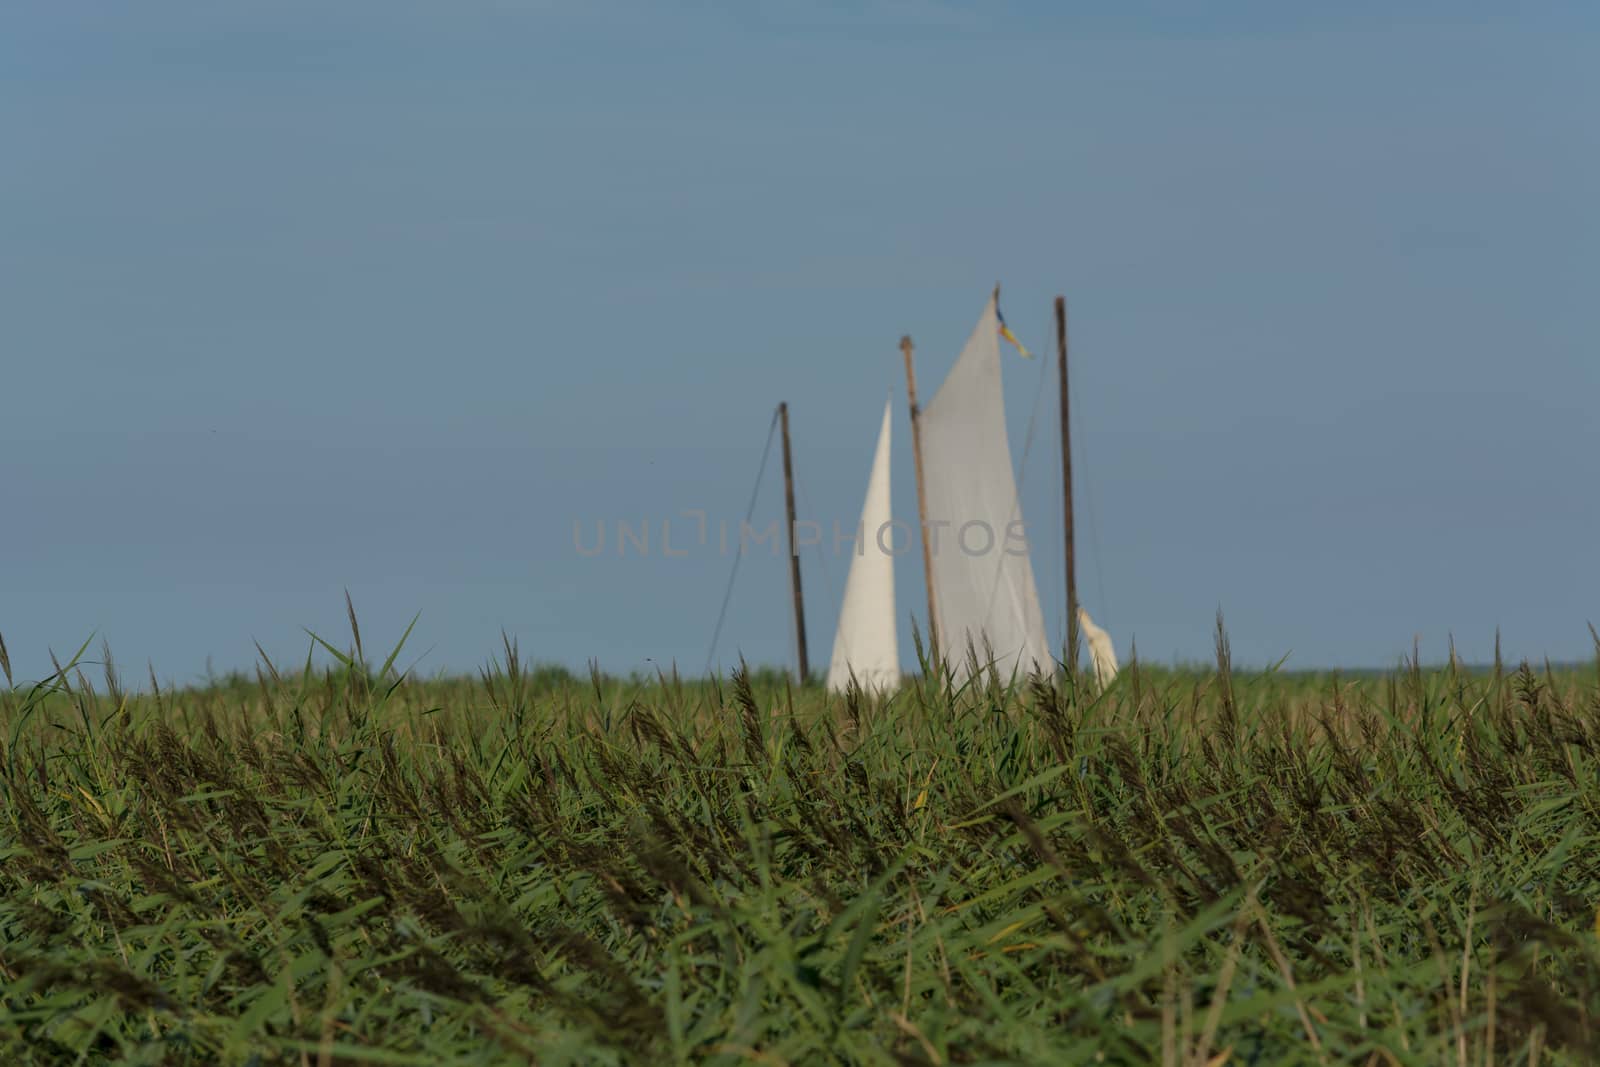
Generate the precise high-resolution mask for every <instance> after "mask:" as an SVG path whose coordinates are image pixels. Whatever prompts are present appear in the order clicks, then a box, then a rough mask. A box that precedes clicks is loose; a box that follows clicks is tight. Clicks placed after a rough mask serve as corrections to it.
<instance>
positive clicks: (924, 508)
mask: <svg viewBox="0 0 1600 1067" xmlns="http://www.w3.org/2000/svg"><path fill="white" fill-rule="evenodd" d="M900 352H901V354H902V355H904V356H905V357H906V394H907V396H909V397H910V399H911V454H912V456H913V458H914V459H915V461H916V468H917V525H918V526H920V527H921V529H922V580H923V584H924V585H926V586H927V587H928V647H929V649H930V651H931V653H932V654H931V655H930V656H929V659H930V660H932V661H937V660H938V658H939V647H940V646H939V603H938V599H937V598H936V597H935V595H934V591H933V553H932V551H931V550H930V549H929V547H928V491H927V489H926V488H925V487H924V481H925V479H924V478H923V476H922V410H921V409H920V408H918V407H917V370H916V367H915V365H914V364H913V362H912V359H911V335H910V334H907V335H906V336H904V337H902V338H900Z"/></svg>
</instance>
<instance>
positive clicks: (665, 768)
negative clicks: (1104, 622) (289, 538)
mask: <svg viewBox="0 0 1600 1067" xmlns="http://www.w3.org/2000/svg"><path fill="white" fill-rule="evenodd" d="M352 627H353V629H354V620H353V618H352ZM337 647H338V656H337V658H335V659H333V660H332V661H331V662H332V663H333V666H332V667H331V668H329V667H322V666H319V667H315V668H313V667H312V666H310V663H311V661H310V660H308V661H307V663H306V664H305V665H295V666H292V667H291V666H289V665H286V664H282V663H278V664H273V663H270V662H267V661H266V659H265V657H263V660H262V662H261V664H260V665H259V667H258V670H257V672H256V676H255V677H254V678H251V679H245V678H242V677H241V678H228V679H225V680H222V681H220V682H218V683H216V684H214V685H210V686H207V687H204V688H195V689H182V690H171V689H167V688H162V687H155V688H150V687H149V686H146V687H144V688H143V689H142V690H141V691H140V692H139V693H137V694H133V695H130V694H129V692H127V691H126V690H125V689H124V686H123V684H122V683H121V682H120V681H119V680H118V677H117V674H116V672H115V669H114V668H111V667H110V666H109V665H108V664H105V663H101V662H99V661H103V660H106V659H108V657H106V656H104V655H101V654H100V653H97V652H93V651H90V650H88V649H87V648H86V649H85V650H81V651H80V653H79V656H78V657H75V658H71V659H69V660H67V661H66V662H63V663H62V664H61V670H60V672H59V673H58V674H57V675H55V676H54V677H53V678H51V679H48V680H47V681H45V682H43V683H39V684H24V683H23V682H22V681H21V680H20V679H18V680H15V681H13V680H12V679H10V678H9V673H10V672H9V665H7V675H8V677H7V683H8V684H7V686H6V687H4V688H0V746H3V747H0V793H3V797H4V820H3V823H0V991H3V999H0V1063H7V1064H11V1063H16V1064H26V1063H111V1062H121V1063H142V1064H157V1063H193V1064H201V1063H227V1064H279V1063H285V1064H305V1065H328V1064H418V1065H436V1064H454V1063H461V1064H501V1063H506V1064H523V1063H538V1064H670V1063H684V1062H693V1063H715V1064H729V1065H732V1064H771V1065H776V1064H829V1063H863V1064H945V1063H950V1064H957V1063H986V1064H1079V1063H1125V1064H1184V1065H1189V1064H1212V1065H1215V1064H1223V1063H1227V1064H1281V1063H1309V1064H1335V1063H1338V1064H1344V1063H1361V1064H1369V1063H1370V1064H1397V1063H1398V1064H1411V1063H1423V1064H1454V1065H1484V1064H1497V1065H1510V1064H1557V1063H1588V1062H1595V1060H1596V1059H1597V1057H1600V1018H1597V1015H1600V951H1597V950H1600V939H1597V934H1596V922H1597V913H1596V908H1597V905H1600V850H1597V847H1596V844H1597V834H1600V751H1597V746H1600V679H1597V677H1596V672H1595V671H1594V670H1588V669H1583V670H1579V669H1562V670H1552V669H1550V668H1548V667H1547V666H1546V665H1544V664H1542V663H1541V664H1533V665H1528V664H1520V665H1519V664H1510V663H1508V664H1505V665H1503V666H1498V665H1497V666H1496V667H1495V668H1493V669H1487V668H1486V669H1482V670H1475V671H1469V670H1466V669H1464V668H1460V667H1457V666H1454V665H1449V666H1445V667H1442V668H1438V669H1424V668H1422V667H1420V666H1419V665H1417V664H1416V663H1415V662H1410V661H1408V662H1405V663H1404V664H1403V665H1400V666H1397V667H1396V669H1395V670H1393V671H1392V672H1389V673H1387V674H1382V675H1370V676H1368V675H1363V676H1361V677H1346V678H1341V677H1338V676H1334V675H1301V674H1295V675H1290V674H1283V673H1278V672H1273V671H1265V672H1263V671H1250V670H1244V669H1237V670H1236V669H1234V667H1233V666H1232V665H1231V664H1230V662H1229V655H1228V649H1227V641H1226V638H1225V636H1224V635H1223V633H1222V631H1221V627H1220V625H1219V629H1218V640H1217V662H1216V664H1215V665H1208V666H1207V667H1205V668H1204V669H1199V668H1196V669H1192V670H1173V669H1170V668H1161V669H1158V668H1154V667H1151V666H1148V665H1141V664H1138V663H1137V662H1135V663H1133V664H1130V665H1129V666H1127V667H1125V668H1124V670H1123V672H1122V674H1121V675H1120V676H1119V677H1118V678H1117V679H1116V681H1115V682H1114V683H1113V684H1112V685H1111V686H1110V687H1109V688H1108V689H1107V690H1106V691H1105V692H1103V693H1098V694H1096V693H1093V692H1091V687H1090V684H1089V679H1088V678H1087V677H1084V676H1082V675H1079V676H1075V677H1068V676H1066V675H1065V674H1063V675H1061V676H1058V677H1057V678H1055V679H1053V680H1042V681H1038V680H1036V681H1033V682H1030V683H1026V684H1019V685H1011V684H1008V683H1007V681H1006V680H1004V679H1000V678H996V677H993V676H981V677H979V678H978V679H977V680H975V681H972V682H969V683H966V684H961V685H954V684H951V683H950V682H949V681H948V675H944V674H943V673H942V672H941V671H940V670H939V669H938V668H937V666H935V667H934V668H933V669H925V671H924V673H923V674H922V675H921V676H919V677H917V678H915V679H912V680H910V681H908V682H907V683H906V684H905V685H904V686H903V687H902V688H901V689H900V690H899V691H898V692H896V693H894V694H892V695H890V696H888V697H887V698H876V697H864V696H861V695H859V694H852V695H850V696H848V697H828V696H826V695H825V694H824V693H823V692H822V691H821V690H820V688H819V687H816V686H807V687H803V688H791V687H790V686H789V685H788V684H787V683H786V682H785V680H784V678H783V676H782V675H781V674H777V673H773V672H747V671H745V670H743V669H740V670H738V671H735V672H732V673H731V674H730V675H729V676H728V677H725V678H722V679H718V680H714V681H688V680H680V679H676V678H673V677H670V676H668V677H656V678H646V679H640V678H634V679H621V678H607V677H603V676H601V675H599V674H598V673H596V674H594V675H593V676H592V677H582V676H577V677H574V676H571V675H569V674H567V673H565V672H563V671H560V670H554V669H534V668H531V667H529V666H528V665H526V664H524V663H523V662H522V660H521V657H519V655H518V653H517V650H516V648H515V646H514V645H511V644H507V645H506V647H504V648H502V649H497V650H494V654H493V656H492V658H490V659H489V660H488V661H487V663H486V666H485V668H484V669H483V671H482V672H481V674H480V675H479V676H478V677H476V678H461V679H421V678H415V677H411V676H407V675H404V674H403V673H401V672H399V671H397V670H396V663H397V662H398V660H397V656H395V655H392V654H390V652H389V650H387V649H384V650H381V651H380V652H378V653H377V654H374V655H370V656H369V655H368V652H367V650H364V649H362V648H361V639H360V636H359V631H358V630H355V631H354V632H353V633H352V634H351V635H350V636H348V637H346V638H342V639H340V640H339V641H338V642H337ZM396 651H398V650H396ZM487 651H488V650H486V652H487ZM0 658H3V657H0ZM89 659H94V660H96V661H97V664H96V665H90V664H89V663H88V662H87V660H89ZM1397 662H1399V658H1398V657H1397ZM926 666H927V665H926V664H925V667H926ZM941 678H944V680H940V679H941Z"/></svg>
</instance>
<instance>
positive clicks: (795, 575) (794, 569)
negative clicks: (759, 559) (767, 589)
mask: <svg viewBox="0 0 1600 1067" xmlns="http://www.w3.org/2000/svg"><path fill="white" fill-rule="evenodd" d="M778 420H779V421H780V422H781V423H782V424H783V504H784V510H785V511H786V512H787V514H788V517H789V525H788V533H789V586H790V589H791V591H792V592H793V594H794V645H795V658H796V660H797V669H798V676H797V682H798V684H800V685H805V684H806V679H807V678H808V677H810V675H811V665H810V663H809V662H807V660H806V601H805V597H804V595H803V594H802V593H801V592H800V553H799V551H798V550H797V549H796V548H795V546H794V462H793V460H791V459H790V456H789V405H788V404H786V403H784V404H779V405H778Z"/></svg>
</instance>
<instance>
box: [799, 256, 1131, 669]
mask: <svg viewBox="0 0 1600 1067" xmlns="http://www.w3.org/2000/svg"><path fill="white" fill-rule="evenodd" d="M999 296H1000V291H999V287H998V286H997V287H996V288H995V291H994V293H993V294H992V295H991V296H990V298H989V300H988V302H987V303H986V304H985V305H984V308H983V313H982V314H981V315H980V316H979V317H978V322H977V325H976V326H974V327H973V331H972V334H971V336H970V337H968V338H967V342H966V344H965V345H964V346H963V348H962V350H961V355H960V356H959V357H957V359H956V362H955V365H954V366H953V367H952V368H951V370H950V373H949V374H948V375H947V376H946V377H945V380H944V383H943V384H942V385H941V386H940V388H939V391H938V392H937V393H936V394H935V395H934V398H933V400H932V401H930V402H929V404H928V406H927V408H926V409H919V408H918V406H917V387H916V372H915V369H914V367H913V365H912V347H911V340H910V338H909V337H908V338H904V339H902V341H901V350H902V352H903V353H904V356H905V364H906V384H907V391H908V393H909V396H910V401H911V435H912V448H913V451H914V453H915V455H916V470H917V504H918V511H919V512H920V517H921V520H922V523H921V525H922V553H923V576H924V579H925V581H926V584H927V589H928V618H929V620H930V622H929V635H930V637H931V639H932V641H933V644H934V646H935V647H936V648H937V649H938V650H939V651H940V654H941V655H943V656H945V657H946V658H947V661H948V662H949V664H950V668H951V672H952V674H953V675H954V676H955V678H956V679H957V680H960V679H961V678H964V677H965V676H966V675H967V674H968V673H969V671H970V669H971V667H972V665H973V664H974V663H976V664H977V666H979V667H980V669H984V668H988V667H989V666H991V665H992V666H993V667H994V668H995V669H996V670H997V671H998V672H999V673H1000V674H1001V675H1002V676H1009V677H1023V676H1026V675H1030V674H1037V673H1048V672H1049V671H1051V670H1053V669H1054V666H1055V661H1054V659H1053V658H1052V657H1051V655H1050V644H1049V639H1048V638H1047V636H1046V634H1045V627H1044V613H1043V612H1042V611H1041V609H1040V606H1039V594H1038V589H1037V587H1036V586H1035V584H1034V578H1033V566H1032V563H1031V561H1030V559H1029V551H1028V543H1027V539H1026V526H1025V524H1024V523H1023V519H1022V508H1021V503H1020V500H1019V498H1018V494H1017V485H1016V481H1015V479H1014V478H1013V477H1012V473H1011V471H1012V467H1011V447H1010V444H1009V442H1008V441H1007V438H1006V429H1005V402H1004V396H1003V393H1002V388H1001V368H1000V338H1001V336H1002V329H1003V324H1002V321H1001V319H1000V312H999ZM1056 313H1057V320H1056V321H1057V342H1058V346H1059V349H1060V356H1061V372H1062V463H1063V476H1064V480H1065V483H1066V486H1067V490H1066V492H1067V496H1066V501H1067V503H1066V509H1067V510H1066V516H1065V519H1066V528H1065V529H1066V541H1067V569H1068V580H1067V584H1068V601H1069V604H1068V619H1069V620H1070V621H1069V623H1068V625H1069V628H1070V630H1071V632H1069V634H1068V640H1067V644H1068V648H1069V655H1075V654H1076V650H1077V641H1076V637H1077V631H1078V629H1079V628H1080V627H1082V628H1083V629H1084V630H1085V632H1087V633H1089V634H1090V635H1092V639H1091V642H1090V651H1091V655H1092V659H1093V662H1094V667H1095V679H1096V684H1097V685H1098V686H1100V687H1103V686H1104V685H1106V684H1109V682H1110V679H1111V678H1112V677H1114V676H1115V673H1116V659H1115V653H1114V651H1112V648H1111V642H1110V639H1109V637H1108V636H1107V635H1106V634H1105V631H1103V630H1100V629H1099V628H1098V627H1096V626H1095V625H1094V624H1093V623H1092V622H1091V621H1089V619H1088V615H1087V613H1086V612H1084V611H1083V610H1082V608H1081V607H1080V606H1079V605H1078V604H1077V597H1076V588H1075V581H1074V578H1073V574H1072V547H1071V546H1072V536H1071V530H1072V511H1071V507H1072V505H1071V466H1070V455H1069V452H1068V446H1067V433H1066V429H1067V423H1066V420H1067V404H1066V320H1065V314H1066V313H1065V306H1064V303H1063V302H1062V301H1060V300H1058V301H1057V303H1056ZM1007 336H1009V334H1007ZM1018 347H1019V348H1020V345H1019V346H1018ZM888 451H889V411H888V409H887V408H886V409H885V411H884V421H883V426H882V428H881V429H880V431H879V434H878V448H877V451H876V453H875V454H874V456H873V464H872V473H871V476H870V478H869V479H868V483H867V496H866V501H865V503H864V505H863V507H862V527H861V529H862V539H861V540H860V541H858V543H857V554H856V557H855V559H853V560H852V561H851V565H850V574H849V577H848V578H847V579H846V583H845V598H844V603H843V606H842V608H841V610H840V613H839V629H838V631H837V634H836V636H835V638H834V646H833V659H832V662H831V664H830V666H829V669H828V688H829V689H830V690H834V691H840V690H843V689H844V688H845V687H846V686H847V685H848V684H849V680H850V678H851V676H852V675H854V676H855V677H856V678H857V679H858V680H859V681H861V683H862V684H863V686H864V687H865V686H867V685H868V684H870V685H872V686H873V687H875V688H887V687H892V686H893V685H894V684H895V683H896V682H897V681H898V679H899V667H898V651H897V649H898V644H897V641H896V636H895V621H896V620H895V615H894V569H893V559H892V558H891V556H890V554H889V553H888V552H887V551H886V550H885V549H884V547H883V546H880V545H878V544H877V543H876V542H875V540H874V531H876V530H878V529H881V528H882V527H883V526H884V524H887V523H888V522H889V521H890V513H889V470H888Z"/></svg>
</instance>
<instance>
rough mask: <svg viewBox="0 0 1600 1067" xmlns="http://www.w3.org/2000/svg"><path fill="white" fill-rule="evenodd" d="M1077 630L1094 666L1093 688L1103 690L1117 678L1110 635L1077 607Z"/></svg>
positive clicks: (1115, 652) (1114, 648)
mask: <svg viewBox="0 0 1600 1067" xmlns="http://www.w3.org/2000/svg"><path fill="white" fill-rule="evenodd" d="M1078 629H1079V630H1081V631H1083V636H1084V640H1085V642H1086V643H1087V644H1088V646H1089V662H1090V663H1092V664H1094V687H1095V688H1096V689H1099V690H1104V689H1105V688H1106V686H1108V685H1110V684H1111V683H1112V681H1114V680H1115V679H1116V677H1117V647H1116V645H1114V644H1112V643H1111V635H1110V634H1108V633H1106V632H1105V631H1104V630H1102V629H1101V628H1100V627H1098V626H1096V625H1095V621H1094V620H1093V619H1091V618H1089V613H1088V612H1087V611H1085V610H1084V609H1083V606H1082V605H1081V604H1080V605H1079V606H1078Z"/></svg>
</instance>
